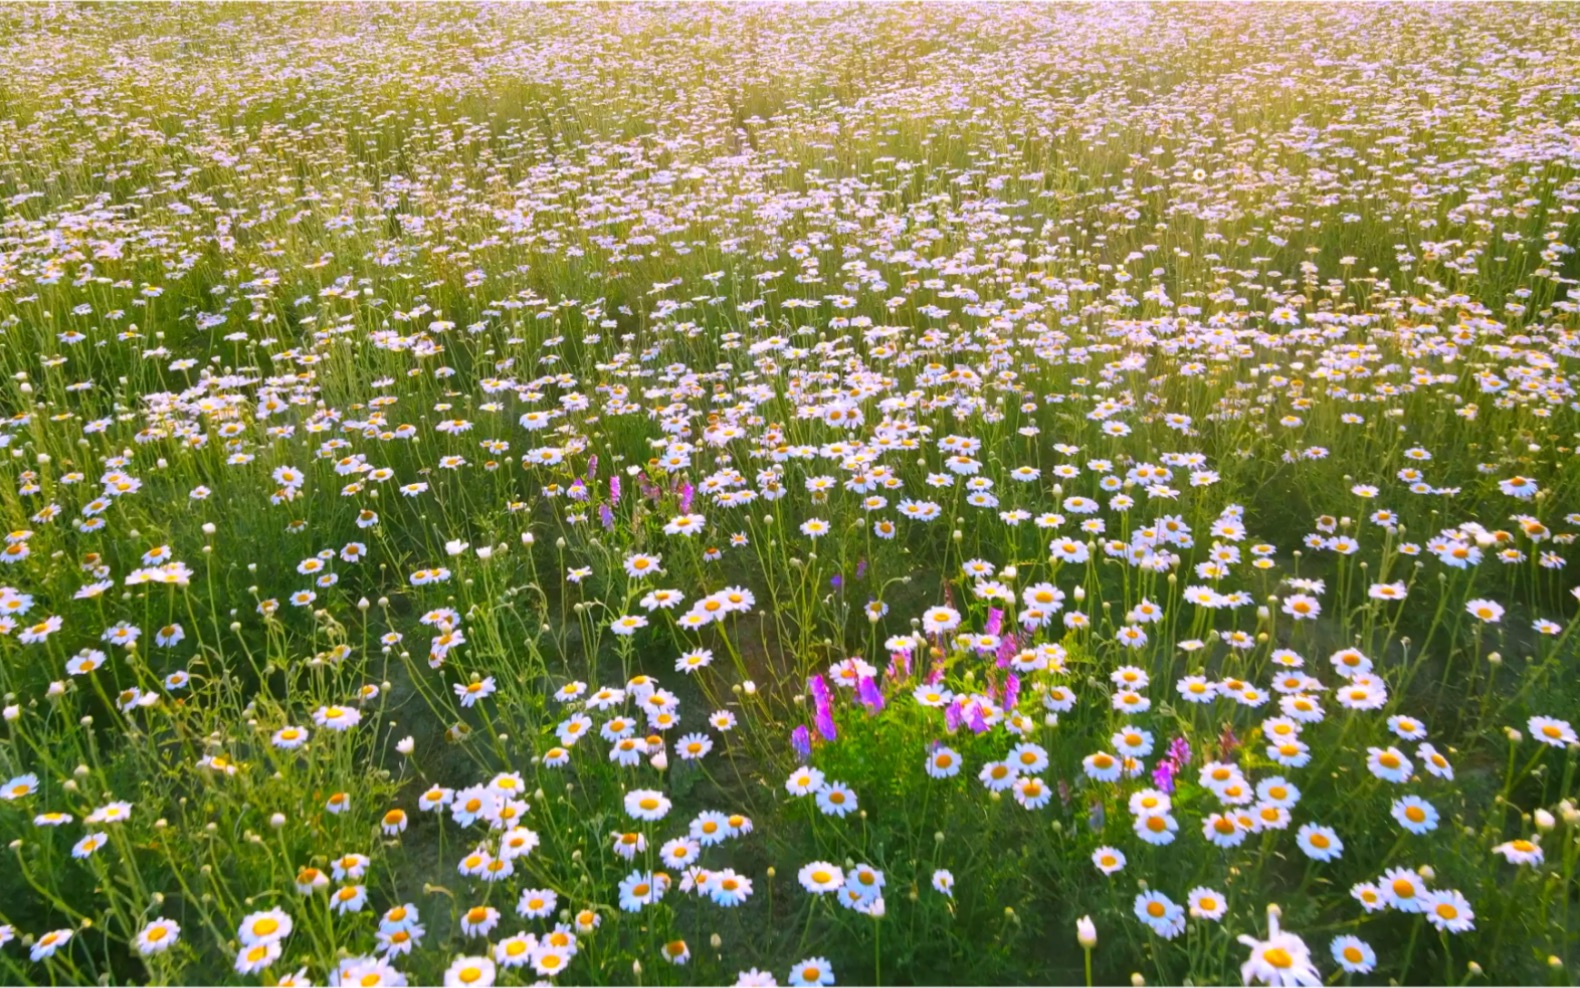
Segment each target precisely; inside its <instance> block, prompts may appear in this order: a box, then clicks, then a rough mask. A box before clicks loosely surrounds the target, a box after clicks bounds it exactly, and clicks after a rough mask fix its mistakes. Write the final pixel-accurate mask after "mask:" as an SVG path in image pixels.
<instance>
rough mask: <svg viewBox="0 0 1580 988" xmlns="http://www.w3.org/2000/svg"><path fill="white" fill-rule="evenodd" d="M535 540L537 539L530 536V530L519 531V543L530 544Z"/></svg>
mask: <svg viewBox="0 0 1580 988" xmlns="http://www.w3.org/2000/svg"><path fill="white" fill-rule="evenodd" d="M536 541H537V539H535V538H533V537H532V533H531V532H522V533H521V544H522V545H531V544H532V543H534V542H536Z"/></svg>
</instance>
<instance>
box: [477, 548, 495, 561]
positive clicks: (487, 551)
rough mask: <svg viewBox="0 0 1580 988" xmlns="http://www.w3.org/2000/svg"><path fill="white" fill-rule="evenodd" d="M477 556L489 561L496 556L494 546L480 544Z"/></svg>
mask: <svg viewBox="0 0 1580 988" xmlns="http://www.w3.org/2000/svg"><path fill="white" fill-rule="evenodd" d="M477 558H478V559H481V560H482V561H483V562H485V563H486V562H488V561H489V560H490V559H492V558H494V547H493V546H491V545H480V546H478V547H477Z"/></svg>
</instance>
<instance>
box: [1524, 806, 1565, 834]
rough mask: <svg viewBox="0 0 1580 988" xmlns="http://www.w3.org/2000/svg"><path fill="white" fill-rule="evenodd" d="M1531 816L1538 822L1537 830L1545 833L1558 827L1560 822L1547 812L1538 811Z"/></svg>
mask: <svg viewBox="0 0 1580 988" xmlns="http://www.w3.org/2000/svg"><path fill="white" fill-rule="evenodd" d="M1531 816H1532V817H1533V818H1535V820H1536V829H1537V830H1540V831H1542V832H1543V833H1546V832H1547V831H1549V830H1551V829H1553V828H1554V827H1556V826H1558V821H1557V820H1555V819H1553V815H1552V814H1551V813H1549V812H1547V811H1546V810H1537V811H1536V812H1535V813H1532V814H1531Z"/></svg>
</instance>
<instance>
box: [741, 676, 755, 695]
mask: <svg viewBox="0 0 1580 988" xmlns="http://www.w3.org/2000/svg"><path fill="white" fill-rule="evenodd" d="M741 691H742V692H744V693H745V694H746V695H747V696H756V695H757V684H756V683H754V682H752V681H751V680H750V679H748V680H747V681H746V682H744V683H742V684H741Z"/></svg>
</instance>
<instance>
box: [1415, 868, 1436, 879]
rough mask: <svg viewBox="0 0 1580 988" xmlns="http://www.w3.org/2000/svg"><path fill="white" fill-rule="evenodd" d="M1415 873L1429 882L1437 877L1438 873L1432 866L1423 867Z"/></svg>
mask: <svg viewBox="0 0 1580 988" xmlns="http://www.w3.org/2000/svg"><path fill="white" fill-rule="evenodd" d="M1415 873H1416V874H1417V875H1420V876H1421V877H1422V878H1423V879H1425V880H1426V881H1428V882H1430V881H1431V880H1432V879H1434V878H1436V877H1437V871H1436V870H1435V869H1434V868H1433V867H1432V866H1431V865H1422V866H1421V867H1419V868H1417V869H1416V870H1415Z"/></svg>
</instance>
